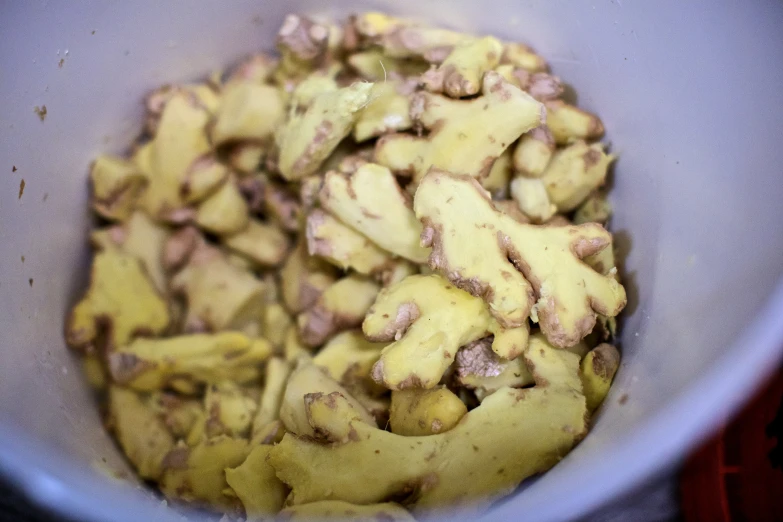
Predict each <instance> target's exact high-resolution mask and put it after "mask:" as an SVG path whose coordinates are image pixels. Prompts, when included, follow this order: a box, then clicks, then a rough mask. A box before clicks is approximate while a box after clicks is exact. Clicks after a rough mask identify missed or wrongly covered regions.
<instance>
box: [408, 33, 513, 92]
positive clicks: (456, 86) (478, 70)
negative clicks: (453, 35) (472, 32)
mask: <svg viewBox="0 0 783 522" xmlns="http://www.w3.org/2000/svg"><path fill="white" fill-rule="evenodd" d="M502 52H503V44H501V43H500V41H499V40H498V39H497V38H494V37H492V36H486V37H484V38H477V39H470V40H464V41H462V42H460V43H458V44H457V45H456V46H455V47H454V49H453V50H452V51H451V53H449V55H448V56H447V57H446V59H445V60H444V61H443V62H442V63H441V64H440V65H439V66H438V67H437V68H434V69H430V70H429V71H427V72H426V73H424V75H423V76H422V83H423V84H424V88H425V89H427V90H428V91H430V92H437V93H445V94H447V95H448V96H450V97H452V98H463V97H465V96H473V95H474V94H477V93H478V92H479V89H480V88H481V79H482V78H483V77H484V73H486V72H487V71H491V70H492V69H494V68H495V66H497V64H498V63H499V62H500V55H501V53H502Z"/></svg>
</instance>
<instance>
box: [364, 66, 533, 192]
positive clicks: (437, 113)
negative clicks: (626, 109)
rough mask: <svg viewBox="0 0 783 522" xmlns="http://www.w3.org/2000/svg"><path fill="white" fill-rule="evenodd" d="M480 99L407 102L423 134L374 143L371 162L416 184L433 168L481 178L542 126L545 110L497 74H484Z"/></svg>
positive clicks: (425, 96) (427, 97) (432, 97)
mask: <svg viewBox="0 0 783 522" xmlns="http://www.w3.org/2000/svg"><path fill="white" fill-rule="evenodd" d="M481 92H482V96H480V97H478V98H475V99H471V100H451V99H449V98H446V97H444V96H440V95H437V94H431V93H426V92H421V93H417V94H415V95H414V97H413V100H412V101H411V116H412V117H413V119H414V120H415V121H416V122H417V123H419V124H420V125H422V126H423V127H424V128H426V129H429V130H430V132H429V133H428V134H427V135H426V136H413V135H408V134H390V135H388V136H383V137H382V138H381V139H380V140H378V144H377V146H376V150H375V161H376V162H378V163H380V164H381V165H385V166H387V167H389V168H390V169H391V170H392V171H394V172H395V173H397V174H405V175H410V176H413V179H414V181H415V182H419V181H420V180H421V178H422V177H424V175H425V174H426V173H427V171H428V170H430V168H431V167H435V168H438V169H443V170H446V171H449V172H453V173H456V174H467V175H469V176H473V177H476V178H483V177H486V176H487V174H489V171H490V169H491V168H492V164H493V162H494V161H495V160H496V159H497V158H498V156H500V155H501V154H502V153H503V151H504V150H506V148H507V147H508V146H509V145H511V144H512V143H513V142H514V141H515V140H516V139H517V138H518V137H519V136H521V135H522V134H523V133H525V132H527V131H528V130H530V129H532V128H534V127H538V126H539V125H540V124H541V123H543V119H544V108H543V106H542V105H541V104H540V103H538V102H537V101H535V100H534V99H533V98H531V97H530V96H529V95H528V94H526V93H525V92H523V91H522V90H520V89H519V88H518V87H515V86H514V85H512V84H510V83H508V82H506V81H505V80H503V78H502V77H501V76H500V75H499V74H497V73H495V72H492V71H490V72H488V73H486V74H485V75H484V79H483V83H482V89H481Z"/></svg>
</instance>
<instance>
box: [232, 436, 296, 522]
mask: <svg viewBox="0 0 783 522" xmlns="http://www.w3.org/2000/svg"><path fill="white" fill-rule="evenodd" d="M271 450H272V446H269V445H263V444H262V445H258V446H255V447H253V449H252V450H251V451H250V454H249V455H248V456H247V458H246V459H245V461H244V462H243V463H242V464H240V465H239V466H237V467H235V468H228V469H226V483H227V484H228V485H229V486H230V487H231V489H232V490H233V491H234V493H236V495H237V497H239V500H241V501H242V505H243V506H244V508H245V515H246V516H247V520H248V522H250V521H256V520H264V519H267V518H270V517H272V516H274V515H275V514H276V513H277V512H278V511H280V509H281V508H282V507H283V504H284V502H285V497H286V496H287V495H288V488H286V486H285V484H283V483H282V482H280V480H279V479H278V478H277V475H276V474H275V470H274V468H273V467H272V466H270V465H269V462H268V461H267V458H268V456H269V452H270V451H271Z"/></svg>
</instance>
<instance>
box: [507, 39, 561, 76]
mask: <svg viewBox="0 0 783 522" xmlns="http://www.w3.org/2000/svg"><path fill="white" fill-rule="evenodd" d="M500 63H503V64H510V65H513V66H514V67H520V68H522V69H524V70H526V71H529V72H531V73H537V72H546V71H547V70H548V69H549V65H548V64H547V63H546V60H544V59H543V58H542V57H540V56H539V55H537V54H536V53H535V51H533V49H531V48H530V47H528V46H527V45H525V44H521V43H517V42H506V43H505V44H504V45H503V55H502V56H501V58H500Z"/></svg>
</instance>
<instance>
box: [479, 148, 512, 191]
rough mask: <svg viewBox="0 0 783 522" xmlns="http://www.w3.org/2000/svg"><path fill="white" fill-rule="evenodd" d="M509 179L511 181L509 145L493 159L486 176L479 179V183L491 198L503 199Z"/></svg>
mask: <svg viewBox="0 0 783 522" xmlns="http://www.w3.org/2000/svg"><path fill="white" fill-rule="evenodd" d="M509 181H511V147H509V148H507V149H506V150H505V152H503V154H501V155H500V156H499V157H498V159H496V160H495V163H493V164H492V168H491V169H489V174H487V177H486V178H483V179H481V180H480V181H479V183H481V186H482V187H484V189H485V190H487V191H488V192H489V193H490V194H491V195H492V198H493V199H503V198H506V197H508V183H509Z"/></svg>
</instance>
